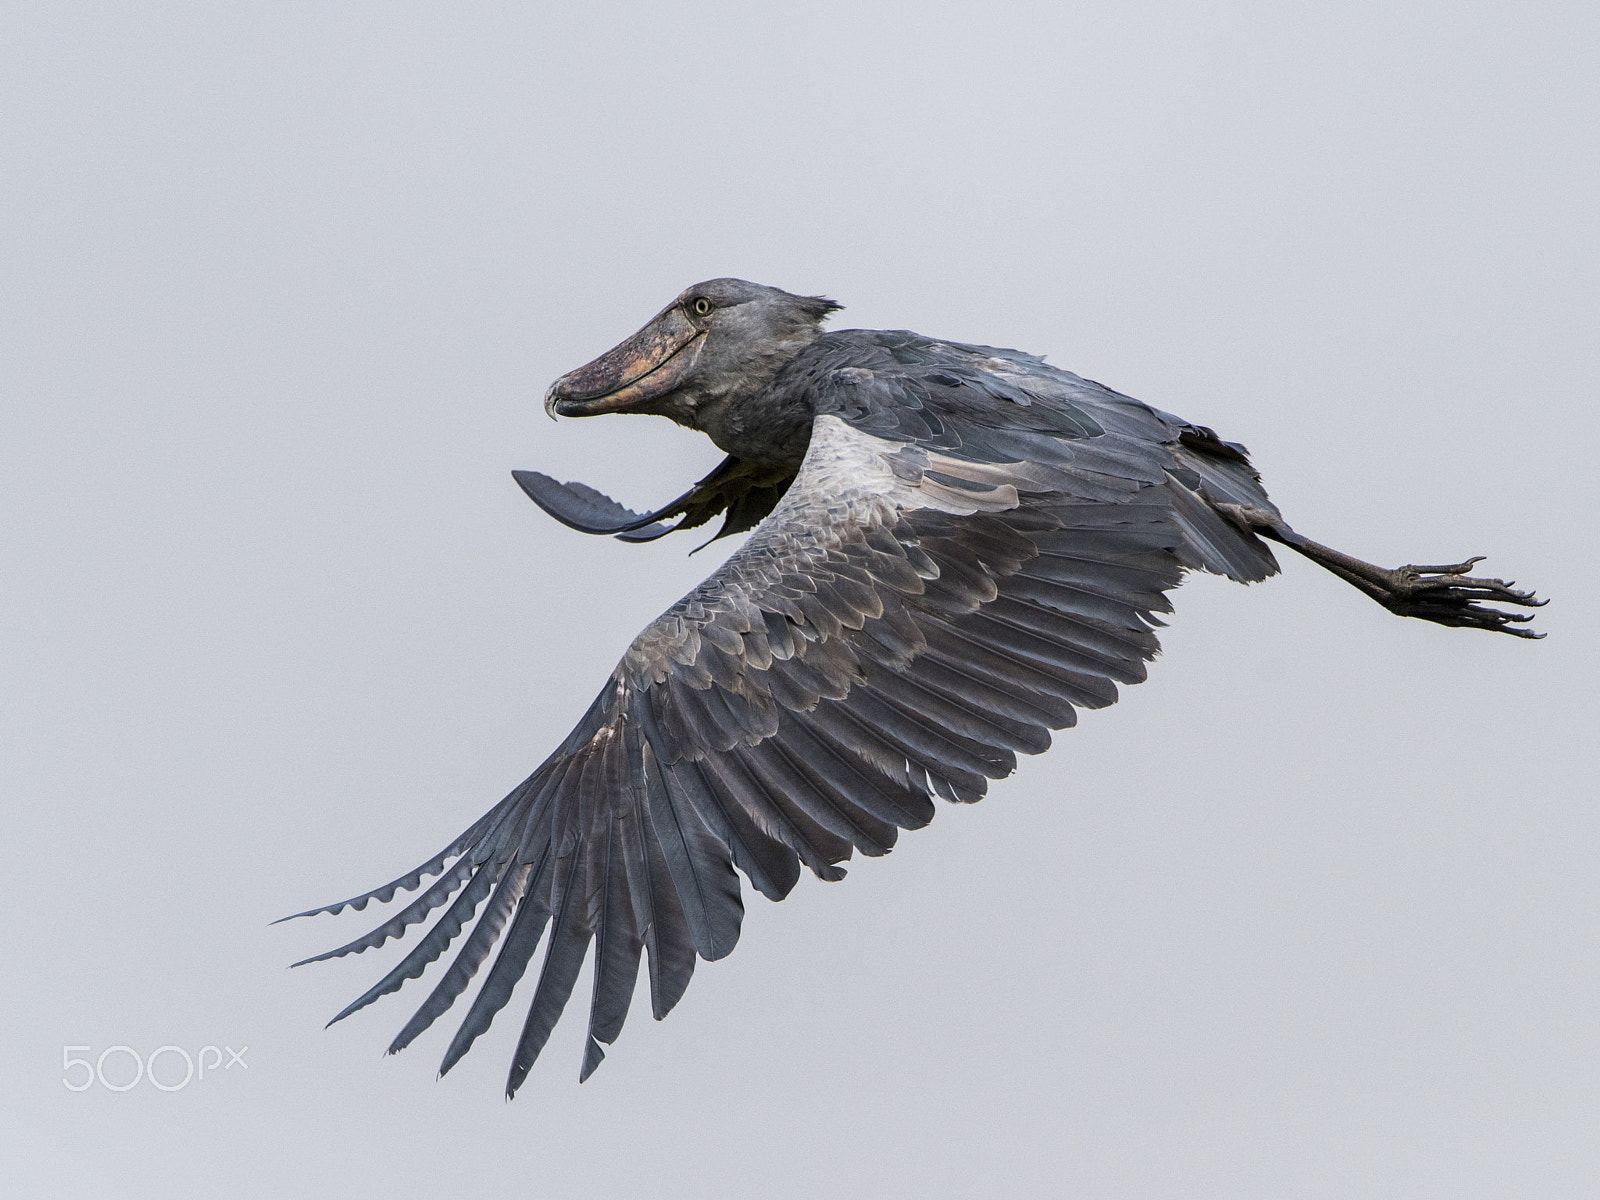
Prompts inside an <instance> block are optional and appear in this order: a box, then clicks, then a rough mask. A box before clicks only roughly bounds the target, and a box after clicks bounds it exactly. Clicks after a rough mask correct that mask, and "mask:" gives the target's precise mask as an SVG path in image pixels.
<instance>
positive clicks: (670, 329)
mask: <svg viewBox="0 0 1600 1200" xmlns="http://www.w3.org/2000/svg"><path fill="white" fill-rule="evenodd" d="M704 344H705V330H703V329H701V328H700V327H699V326H697V325H695V323H694V322H693V321H691V320H690V319H689V316H688V314H687V313H685V312H684V311H683V306H682V305H680V304H674V305H673V306H672V307H670V308H668V309H665V310H664V311H663V312H661V314H660V315H658V316H657V317H656V318H655V319H654V320H652V321H651V322H650V323H649V324H648V325H646V326H645V327H644V328H643V329H641V330H639V332H638V333H636V334H634V335H633V336H632V337H630V338H629V339H628V340H627V341H625V342H623V343H622V344H621V345H620V346H616V347H614V348H612V349H610V350H607V351H606V352H605V353H604V354H602V355H601V356H600V357H599V358H597V359H595V360H594V361H593V362H591V363H589V364H587V365H586V366H582V367H579V368H578V369H577V370H576V371H569V372H567V373H566V374H565V375H563V376H562V377H561V378H560V379H558V380H556V381H555V382H554V383H552V384H551V385H550V390H549V391H548V392H546V393H545V397H544V410H545V412H547V413H549V414H550V416H551V417H592V416H596V415H598V414H600V413H609V412H621V411H622V410H624V409H627V408H632V407H634V406H636V405H639V404H643V403H645V402H647V401H649V400H653V399H654V398H655V397H657V396H661V395H665V394H666V393H667V392H670V391H672V390H674V389H675V388H677V387H679V386H681V385H682V384H683V382H684V379H685V378H686V377H687V376H688V374H689V372H690V371H692V370H693V369H694V364H695V360H696V359H697V358H698V357H699V356H700V347H701V346H702V345H704Z"/></svg>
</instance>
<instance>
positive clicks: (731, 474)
mask: <svg viewBox="0 0 1600 1200" xmlns="http://www.w3.org/2000/svg"><path fill="white" fill-rule="evenodd" d="M511 476H512V478H514V479H515V480H516V481H517V485H518V486H519V487H521V488H522V490H523V491H524V492H526V493H527V494H528V498H529V499H530V500H532V501H533V502H534V503H535V504H537V505H538V506H539V507H540V508H542V509H544V510H545V512H547V513H549V514H550V515H551V516H552V517H554V518H555V519H556V520H558V521H560V522H561V523H562V524H563V525H566V526H567V527H569V528H571V529H576V530H578V532H580V533H596V534H614V535H615V536H616V537H618V538H619V539H621V540H622V541H625V542H651V541H654V540H655V539H656V538H659V537H663V536H665V535H666V534H669V533H672V532H674V531H675V530H679V529H693V528H695V527H696V526H699V525H704V524H705V523H706V522H707V521H709V520H710V519H711V518H712V517H714V516H716V515H717V514H718V513H720V512H725V513H727V516H726V518H725V519H724V520H723V523H722V528H721V529H720V530H719V531H718V532H717V535H716V537H714V538H712V539H711V540H712V541H716V540H717V538H725V537H728V536H729V535H730V534H735V533H744V532H745V531H746V530H748V529H753V528H754V527H755V526H756V525H757V524H758V523H760V521H761V520H762V519H763V518H764V517H765V516H766V515H767V514H768V513H770V512H771V511H772V509H773V507H774V506H775V505H776V504H777V503H778V500H779V499H780V498H781V497H782V495H783V493H784V492H785V491H786V490H787V489H788V487H789V484H790V483H791V482H793V480H794V476H793V475H792V474H789V473H787V472H782V471H779V472H774V471H770V470H764V469H762V468H760V467H757V466H755V465H754V464H751V463H747V462H743V461H741V460H740V459H737V458H734V457H732V456H730V457H728V458H725V459H723V460H722V462H721V464H720V465H719V466H718V467H717V469H716V470H714V471H712V472H711V474H709V475H707V476H706V477H705V478H704V479H702V480H700V482H698V483H697V484H695V485H694V487H692V488H690V489H689V490H688V491H687V492H685V493H684V494H683V495H681V496H679V497H678V498H677V499H676V500H674V501H673V502H672V503H671V504H668V505H667V506H666V507H664V508H658V509H656V510H655V511H654V512H650V513H636V512H634V511H633V510H632V509H631V508H624V507H623V506H622V505H620V504H618V503H617V502H616V501H615V500H613V499H612V498H611V497H610V496H607V495H606V494H605V493H603V492H600V491H597V490H595V489H594V488H592V487H590V486H589V485H588V484H586V483H557V482H556V481H555V480H554V479H552V478H550V476H548V475H544V474H541V473H540V472H538V471H513V472H511ZM673 517H678V518H679V520H678V521H677V522H676V523H674V524H670V525H669V524H667V523H666V522H668V521H670V520H671V519H672V518H673Z"/></svg>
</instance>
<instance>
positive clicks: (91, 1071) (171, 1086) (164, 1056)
mask: <svg viewBox="0 0 1600 1200" xmlns="http://www.w3.org/2000/svg"><path fill="white" fill-rule="evenodd" d="M249 1049H250V1047H249V1046H241V1047H239V1049H237V1050H235V1049H234V1048H233V1047H232V1046H222V1047H220V1048H219V1047H216V1046H201V1047H200V1049H199V1051H198V1052H197V1053H196V1054H194V1055H190V1053H189V1052H188V1051H187V1050H185V1049H184V1048H183V1047H182V1046H157V1047H156V1048H155V1049H154V1050H152V1051H151V1052H150V1056H149V1057H148V1058H146V1057H143V1056H141V1055H140V1053H139V1052H138V1051H137V1050H135V1049H134V1048H133V1047H132V1046H107V1047H106V1048H105V1049H104V1050H102V1051H100V1055H99V1057H98V1058H96V1059H95V1060H94V1061H93V1062H92V1063H91V1062H90V1061H89V1060H88V1059H87V1058H78V1057H76V1052H77V1051H79V1050H81V1051H83V1052H84V1053H85V1054H89V1053H92V1052H93V1050H94V1047H93V1046H63V1047H61V1086H62V1087H64V1088H66V1089H67V1091H69V1092H87V1091H88V1090H89V1089H90V1088H92V1087H93V1086H94V1085H95V1082H96V1081H97V1080H98V1081H99V1083H100V1086H101V1087H103V1088H105V1089H106V1091H108V1092H131V1091H132V1090H133V1089H134V1088H136V1087H138V1086H139V1082H140V1080H144V1079H148V1080H149V1081H150V1083H151V1085H152V1086H153V1087H155V1089H156V1090H157V1091H162V1092H181V1091H182V1090H183V1089H184V1088H186V1087H188V1086H189V1084H191V1083H193V1082H195V1081H197V1080H201V1079H204V1078H205V1077H206V1072H207V1071H210V1072H211V1073H212V1074H213V1075H215V1074H216V1073H217V1070H218V1068H221V1069H222V1070H224V1071H231V1070H233V1068H234V1067H243V1068H244V1069H245V1070H246V1071H248V1070H249V1069H250V1064H249V1063H247V1062H245V1060H244V1056H245V1054H246V1053H247V1052H248V1051H249ZM224 1050H226V1051H227V1052H228V1059H227V1061H226V1062H224V1061H223V1059H222V1052H223V1051H224ZM108 1062H109V1063H110V1064H111V1067H112V1070H111V1074H110V1076H109V1077H108V1076H107V1073H106V1064H107V1063H108ZM157 1062H160V1063H161V1064H162V1066H161V1074H160V1075H157V1074H156V1063H157ZM179 1063H182V1064H183V1077H182V1078H181V1079H180V1078H178V1064H179ZM130 1069H131V1070H132V1072H133V1074H132V1077H131V1078H130V1077H129V1076H128V1072H129V1070H130ZM163 1076H164V1077H165V1078H163Z"/></svg>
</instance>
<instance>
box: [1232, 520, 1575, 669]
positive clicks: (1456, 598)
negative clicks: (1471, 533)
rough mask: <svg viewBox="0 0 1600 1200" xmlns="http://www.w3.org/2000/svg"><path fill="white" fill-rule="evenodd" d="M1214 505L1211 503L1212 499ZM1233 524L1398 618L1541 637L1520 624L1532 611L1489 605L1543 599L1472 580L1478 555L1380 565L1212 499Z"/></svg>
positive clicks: (1497, 582)
mask: <svg viewBox="0 0 1600 1200" xmlns="http://www.w3.org/2000/svg"><path fill="white" fill-rule="evenodd" d="M1213 503H1214V504H1215V502H1213ZM1215 506H1216V508H1217V510H1218V511H1219V512H1221V513H1222V514H1223V515H1224V516H1226V517H1227V518H1228V519H1229V520H1230V521H1232V522H1233V523H1234V524H1236V525H1238V526H1239V527H1240V528H1242V529H1248V530H1249V531H1250V532H1252V533H1256V534H1259V535H1260V536H1262V537H1265V538H1270V539H1271V540H1273V541H1275V542H1281V543H1282V544H1283V545H1285V546H1288V547H1289V548H1290V549H1292V550H1297V551H1299V552H1300V553H1301V554H1303V555H1305V556H1306V557H1307V558H1309V559H1310V560H1311V561H1312V562H1314V563H1316V564H1317V565H1318V566H1319V567H1323V568H1324V569H1326V570H1328V571H1331V572H1333V574H1335V575H1337V576H1338V577H1339V578H1340V579H1342V580H1344V581H1345V582H1346V583H1348V584H1350V585H1351V586H1352V587H1356V588H1359V589H1360V590H1361V591H1363V592H1365V593H1366V594H1367V595H1368V596H1371V597H1372V598H1373V599H1374V600H1376V601H1377V602H1378V603H1379V604H1381V605H1383V606H1384V607H1385V608H1387V609H1388V610H1389V611H1390V612H1392V613H1395V614H1397V615H1399V616H1402V617H1418V618H1420V619H1421V620H1424V621H1434V622H1437V623H1438V624H1440V625H1455V626H1459V627H1461V628H1464V629H1492V630H1494V631H1495V632H1497V633H1509V634H1513V635H1514V636H1516V637H1525V638H1541V637H1543V636H1544V634H1542V633H1535V632H1534V631H1533V630H1531V629H1524V628H1522V627H1521V626H1522V623H1523V622H1525V621H1531V620H1533V616H1532V614H1528V613H1511V612H1504V611H1502V610H1500V609H1498V608H1491V607H1490V605H1492V604H1515V605H1519V606H1521V607H1523V608H1538V607H1539V606H1540V605H1543V604H1547V603H1549V601H1547V600H1539V599H1536V598H1535V596H1534V594H1533V593H1532V592H1521V591H1518V590H1517V589H1516V588H1514V587H1512V586H1511V584H1510V583H1507V582H1506V581H1505V580H1503V579H1476V578H1474V577H1473V576H1471V575H1468V574H1467V572H1468V571H1470V570H1472V568H1473V566H1475V565H1476V564H1477V563H1480V562H1482V561H1483V556H1482V555H1479V556H1478V557H1476V558H1469V559H1468V560H1467V561H1466V562H1460V563H1450V564H1446V565H1444V566H1418V565H1415V564H1412V565H1407V566H1404V567H1396V568H1394V569H1393V570H1385V569H1384V568H1383V567H1375V566H1373V565H1372V564H1371V563H1369V562H1363V561H1362V560H1361V559H1359V558H1355V557H1352V556H1351V555H1349V554H1345V553H1342V552H1341V551H1338V550H1335V549H1333V548H1332V547H1330V546H1324V545H1322V544H1321V543H1319V542H1313V541H1312V540H1311V539H1310V538H1308V537H1304V536H1302V535H1301V534H1298V533H1296V532H1295V531H1294V530H1292V529H1290V528H1289V527H1288V526H1287V525H1285V524H1283V523H1282V521H1281V520H1280V519H1279V518H1278V517H1277V516H1276V514H1274V513H1269V512H1267V511H1266V510H1264V509H1258V508H1246V507H1244V506H1243V505H1238V504H1215Z"/></svg>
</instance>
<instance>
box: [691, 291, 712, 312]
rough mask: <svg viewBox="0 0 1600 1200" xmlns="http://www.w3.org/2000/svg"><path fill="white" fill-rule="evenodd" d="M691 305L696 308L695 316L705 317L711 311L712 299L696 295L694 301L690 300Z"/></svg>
mask: <svg viewBox="0 0 1600 1200" xmlns="http://www.w3.org/2000/svg"><path fill="white" fill-rule="evenodd" d="M689 307H690V308H692V309H694V315H695V316H697V317H703V316H705V315H706V314H707V313H708V312H710V311H711V301H709V300H707V299H706V298H705V297H704V296H696V297H695V298H694V299H693V300H692V301H690V302H689Z"/></svg>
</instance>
